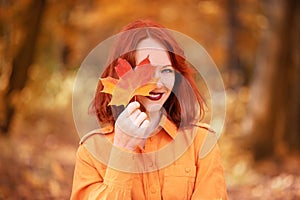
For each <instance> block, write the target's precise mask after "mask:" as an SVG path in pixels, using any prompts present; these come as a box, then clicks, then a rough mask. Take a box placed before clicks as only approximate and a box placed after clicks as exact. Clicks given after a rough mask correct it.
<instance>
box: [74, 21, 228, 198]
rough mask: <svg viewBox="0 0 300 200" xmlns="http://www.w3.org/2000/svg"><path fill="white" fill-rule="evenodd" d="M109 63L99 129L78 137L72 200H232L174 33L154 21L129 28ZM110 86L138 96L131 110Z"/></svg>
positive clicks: (100, 92)
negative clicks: (228, 196) (172, 34)
mask: <svg viewBox="0 0 300 200" xmlns="http://www.w3.org/2000/svg"><path fill="white" fill-rule="evenodd" d="M116 58H118V59H116ZM127 62H128V63H127ZM109 63H110V64H109V65H108V67H107V68H106V69H105V71H104V72H103V74H102V78H101V79H100V81H99V85H98V88H97V91H96V95H95V99H94V102H93V106H92V110H93V112H94V113H95V114H96V116H97V118H98V120H99V123H100V126H101V127H102V128H101V129H99V130H97V131H93V132H91V133H88V134H87V135H86V136H84V137H83V138H82V139H81V145H80V147H79V149H78V152H77V160H76V166H75V171H74V180H73V188H72V195H71V199H138V200H140V199H172V200H175V199H180V200H182V199H227V194H226V186H225V178H224V172H223V167H222V164H221V157H220V151H219V148H218V145H217V144H216V137H215V134H214V132H213V131H212V130H210V129H209V128H208V127H207V126H206V125H204V124H201V123H199V121H200V120H201V119H202V118H203V116H204V108H203V107H204V100H203V98H202V96H201V94H200V92H199V91H198V89H197V87H196V84H195V82H194V80H193V78H192V76H191V75H192V72H193V71H192V68H191V67H190V66H189V65H188V63H187V61H186V60H185V58H184V53H183V50H182V49H181V48H180V47H179V45H178V44H177V42H176V41H175V40H174V38H173V37H172V36H171V34H170V33H169V32H168V31H167V30H165V29H164V28H163V27H162V26H161V25H159V24H157V23H155V22H153V21H149V20H138V21H135V22H133V23H130V24H129V25H127V26H126V27H124V28H123V30H122V32H121V34H120V37H118V39H117V40H116V42H115V46H114V48H113V51H112V52H111V58H110V59H109ZM128 66H133V67H132V68H134V70H131V68H130V69H128ZM126 72H128V73H127V74H130V73H132V74H133V75H127V74H126ZM134 73H136V74H134ZM149 74H150V75H149ZM150 76H151V77H152V79H151V80H150V79H149V77H150ZM132 77H135V78H136V80H134V81H133V80H132ZM145 77H148V79H147V78H145ZM140 79H141V80H142V81H140V82H139V80H140ZM146 79H147V80H146ZM106 80H110V81H111V82H114V81H115V82H114V84H115V88H117V87H119V88H121V89H124V88H126V87H124V86H128V90H131V91H134V92H128V93H129V94H130V95H128V97H127V99H128V98H129V99H130V100H129V103H128V104H127V102H126V101H125V103H124V102H123V101H122V102H123V103H120V102H121V101H118V100H120V98H121V97H123V96H122V95H125V94H124V92H123V93H122V92H119V93H118V95H117V92H112V91H116V89H115V90H112V91H110V92H108V89H107V88H108V86H107V88H106V83H107V82H106ZM116 80H118V81H119V82H118V83H117V82H116ZM126 80H127V83H126V84H125V82H126ZM136 81H137V82H138V84H134V83H136ZM122 83H123V84H122ZM132 85H135V88H134V89H132V88H131V89H130V87H132ZM121 89H119V91H121ZM137 91H139V92H137ZM141 91H142V92H141ZM145 93H146V95H145ZM113 99H114V100H113ZM116 99H117V100H116ZM117 101H118V102H119V105H121V104H124V105H125V106H126V107H125V109H124V107H123V106H118V103H116V102H117ZM103 138H105V139H106V140H107V141H110V144H112V147H111V148H109V150H107V148H106V144H105V142H103V141H104V140H103ZM212 141H213V142H212ZM104 152H105V153H104ZM106 152H108V153H106ZM100 157H102V158H103V157H107V159H106V160H107V162H106V161H103V160H105V159H101V158H100ZM99 158H100V159H99Z"/></svg>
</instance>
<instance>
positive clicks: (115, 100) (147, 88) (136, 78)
mask: <svg viewBox="0 0 300 200" xmlns="http://www.w3.org/2000/svg"><path fill="white" fill-rule="evenodd" d="M115 69H116V72H117V74H118V76H119V78H120V79H114V78H112V77H106V78H102V79H101V82H102V84H103V86H104V88H103V90H102V91H101V92H105V93H108V94H111V95H112V98H111V101H110V102H109V105H117V106H119V105H124V106H126V105H127V104H128V103H129V101H130V100H131V99H132V98H133V97H134V96H135V95H142V96H148V95H149V93H150V92H151V91H152V90H153V89H155V88H156V82H157V81H156V80H155V79H154V78H153V74H154V72H155V67H153V66H152V65H151V64H150V61H149V56H148V57H147V58H146V59H144V60H143V61H142V62H141V63H139V64H138V66H136V67H135V69H132V67H131V65H130V64H129V63H128V62H127V61H126V60H125V59H122V58H119V59H118V65H117V66H116V67H115Z"/></svg>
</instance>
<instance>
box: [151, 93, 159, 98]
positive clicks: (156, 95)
mask: <svg viewBox="0 0 300 200" xmlns="http://www.w3.org/2000/svg"><path fill="white" fill-rule="evenodd" d="M149 96H150V97H153V98H157V97H159V96H160V94H150V95H149Z"/></svg>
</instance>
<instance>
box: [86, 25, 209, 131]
mask: <svg viewBox="0 0 300 200" xmlns="http://www.w3.org/2000/svg"><path fill="white" fill-rule="evenodd" d="M149 37H151V38H152V39H155V40H157V41H159V42H160V43H161V44H162V45H163V46H164V47H165V48H166V50H167V51H168V53H169V56H170V60H171V62H172V66H173V68H174V69H175V71H176V72H175V84H174V87H173V90H172V93H171V95H170V96H169V98H168V99H167V101H166V102H165V104H164V105H163V106H164V108H165V110H166V113H167V117H168V118H169V119H170V120H171V121H173V122H174V124H175V125H176V126H177V127H185V126H188V125H191V124H192V123H194V122H196V121H199V120H201V119H202V118H203V117H204V98H203V97H202V95H201V94H200V92H199V91H198V88H197V85H196V83H195V81H194V79H193V77H192V76H193V74H194V70H193V68H192V67H191V66H189V64H188V63H187V61H186V60H185V56H184V52H183V50H182V48H181V47H180V46H179V45H178V43H177V42H176V40H175V39H174V38H173V36H172V35H171V34H170V33H169V31H168V30H167V29H165V28H164V27H163V26H161V25H160V24H158V23H156V22H153V21H151V20H137V21H135V22H132V23H130V24H128V25H127V26H125V27H124V28H123V29H122V31H121V32H120V34H119V35H118V37H117V39H116V41H115V43H114V46H113V48H112V51H111V53H110V57H109V58H108V66H107V67H106V69H105V70H104V72H103V73H102V75H101V78H105V77H108V76H110V77H113V78H118V76H117V74H116V71H115V69H114V67H115V66H116V64H117V63H116V62H117V58H119V57H121V58H123V59H126V60H127V61H128V62H129V63H130V64H131V66H135V65H136V62H135V48H136V47H137V45H138V43H139V42H140V41H142V40H144V39H146V38H149ZM102 89H103V85H102V84H101V81H99V83H98V87H97V91H96V95H95V98H94V101H93V104H92V110H93V112H94V113H95V114H96V115H97V118H98V120H99V122H100V124H107V123H110V124H114V122H115V119H116V117H117V116H118V114H119V113H120V112H121V111H122V110H123V108H120V107H116V106H108V104H109V102H110V100H111V95H110V94H106V93H102V92H101V90H102Z"/></svg>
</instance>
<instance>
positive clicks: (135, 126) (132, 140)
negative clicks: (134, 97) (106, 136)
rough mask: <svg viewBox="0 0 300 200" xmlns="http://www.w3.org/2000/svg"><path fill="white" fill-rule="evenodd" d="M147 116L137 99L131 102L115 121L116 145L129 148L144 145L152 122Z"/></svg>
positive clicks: (132, 148)
mask: <svg viewBox="0 0 300 200" xmlns="http://www.w3.org/2000/svg"><path fill="white" fill-rule="evenodd" d="M147 118H148V116H147V114H146V113H145V112H142V111H141V110H140V104H139V103H138V102H137V101H135V102H131V103H129V104H128V106H127V107H126V108H125V110H124V111H123V112H122V113H121V114H120V115H119V117H118V119H117V121H116V123H115V136H114V145H115V146H118V147H121V148H124V149H128V150H134V149H135V148H136V147H137V146H138V145H140V146H143V145H144V142H145V139H146V137H147V136H146V129H147V127H148V126H149V123H150V122H149V120H148V119H147Z"/></svg>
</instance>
